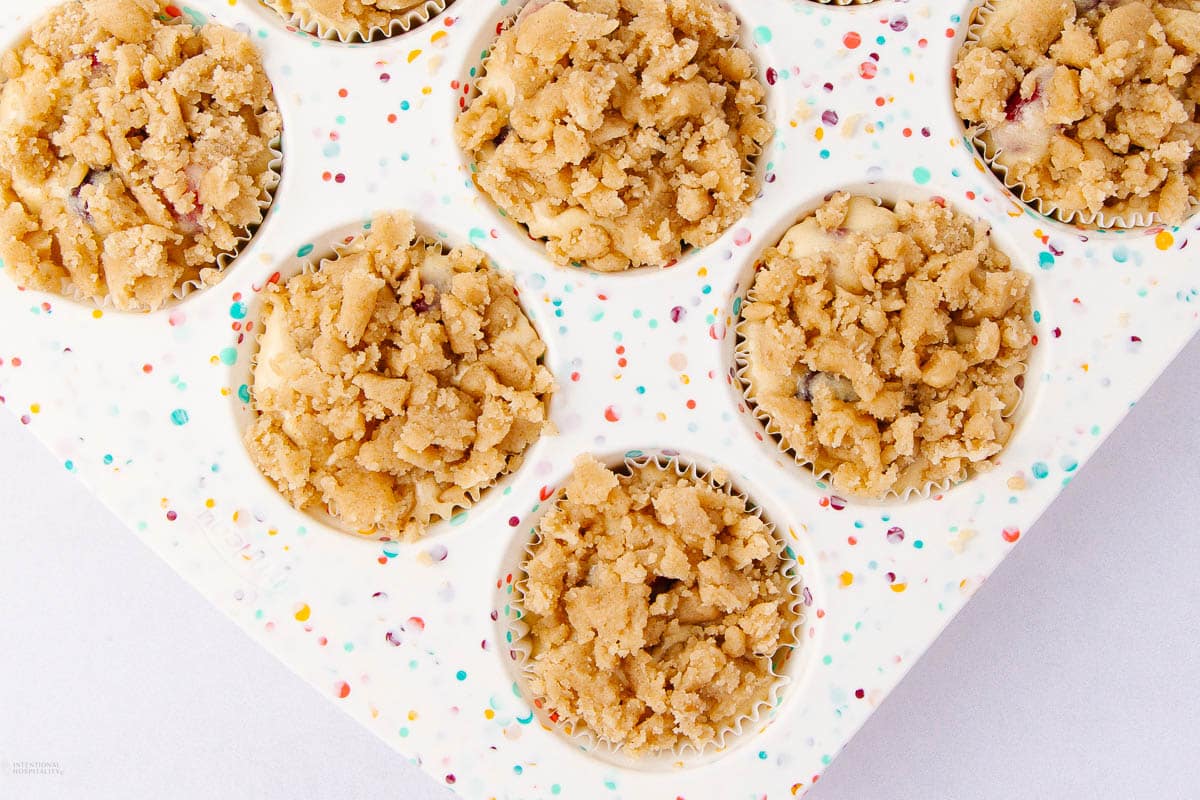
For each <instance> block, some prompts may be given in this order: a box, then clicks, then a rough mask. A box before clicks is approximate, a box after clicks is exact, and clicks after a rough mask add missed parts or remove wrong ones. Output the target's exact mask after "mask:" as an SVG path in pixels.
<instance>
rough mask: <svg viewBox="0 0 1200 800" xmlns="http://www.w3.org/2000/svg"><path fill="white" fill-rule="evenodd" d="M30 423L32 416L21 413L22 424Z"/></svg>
mask: <svg viewBox="0 0 1200 800" xmlns="http://www.w3.org/2000/svg"><path fill="white" fill-rule="evenodd" d="M29 423H30V417H29V415H28V414H22V415H21V424H22V425H28V424H29Z"/></svg>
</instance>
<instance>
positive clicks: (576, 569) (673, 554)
mask: <svg viewBox="0 0 1200 800" xmlns="http://www.w3.org/2000/svg"><path fill="white" fill-rule="evenodd" d="M539 531H540V534H541V539H540V541H539V542H538V543H537V544H535V545H534V546H533V547H532V548H531V553H530V555H529V557H528V558H527V560H526V562H525V563H524V564H523V565H522V569H523V571H524V572H525V575H526V577H525V584H524V590H523V594H522V598H521V601H520V603H521V606H522V610H523V611H524V612H525V617H524V620H525V622H526V624H528V626H529V632H528V634H527V638H528V641H529V643H530V648H531V650H530V659H529V661H528V663H527V674H528V678H529V682H530V688H531V689H532V692H533V695H534V696H535V697H537V698H538V699H540V700H541V701H542V703H543V704H544V707H545V708H546V709H548V710H551V711H554V712H556V713H557V714H558V715H559V717H560V718H562V719H564V720H565V721H567V722H570V723H571V724H574V725H578V724H580V723H581V724H583V725H585V726H586V727H587V729H588V730H590V731H591V732H592V733H593V734H594V735H595V736H596V737H598V738H599V739H601V740H603V741H606V742H609V743H612V744H616V745H621V746H622V747H623V748H624V749H625V750H626V751H627V752H629V753H631V754H633V755H642V754H646V753H653V752H663V751H670V750H674V749H677V748H679V747H681V746H684V745H691V746H694V747H703V746H704V745H707V744H710V743H712V742H714V741H716V740H717V739H718V737H719V736H720V735H722V734H723V733H724V732H726V731H728V730H730V729H731V728H733V727H735V726H736V724H737V723H738V722H739V720H741V719H743V718H745V717H747V716H750V715H752V714H753V713H754V711H755V709H756V708H757V707H758V706H759V705H760V704H762V703H766V702H769V700H770V687H771V685H772V684H773V683H774V681H775V678H774V676H773V675H772V672H771V659H772V658H773V657H774V656H775V655H776V653H777V652H778V651H779V650H780V648H782V647H788V646H791V645H792V644H794V642H793V639H792V637H793V627H794V623H795V621H796V615H795V611H794V608H793V603H794V601H795V599H796V598H795V597H794V595H793V593H792V591H791V588H790V587H791V582H792V579H791V578H789V577H788V576H787V575H786V574H785V573H784V569H785V562H784V561H783V559H782V558H781V556H780V550H781V547H780V544H779V542H778V541H777V540H776V539H775V537H774V535H773V534H772V532H771V529H770V528H769V527H768V526H767V525H766V523H764V522H763V521H762V520H761V519H760V518H759V517H757V516H755V515H754V514H751V513H750V512H749V511H747V509H746V502H745V501H744V500H743V499H741V498H739V497H736V496H734V495H731V494H729V493H728V492H726V491H721V490H719V489H716V488H714V487H713V486H712V485H710V484H709V483H708V482H705V481H703V480H700V479H698V478H695V477H692V476H690V475H686V474H685V475H683V476H680V475H678V474H677V473H676V472H675V471H674V470H673V469H672V468H671V467H669V466H668V467H662V468H660V467H659V466H658V465H657V464H655V463H653V462H652V463H649V464H647V465H644V466H639V467H635V468H634V469H632V471H631V473H629V474H616V473H613V472H612V471H611V470H609V469H607V468H606V467H604V465H602V464H600V463H599V462H597V461H596V460H595V459H593V458H592V457H591V456H586V455H585V456H581V457H580V458H579V459H577V460H576V462H575V470H574V472H573V473H572V474H571V477H570V478H569V479H568V480H567V482H566V484H565V486H564V487H563V492H562V495H561V496H560V498H559V499H558V501H557V502H556V503H555V504H554V506H553V507H552V508H551V509H550V510H549V511H548V512H547V513H546V516H545V517H544V518H543V519H542V522H541V525H540V526H539Z"/></svg>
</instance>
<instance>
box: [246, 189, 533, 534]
mask: <svg viewBox="0 0 1200 800" xmlns="http://www.w3.org/2000/svg"><path fill="white" fill-rule="evenodd" d="M485 258H486V257H485V256H484V254H483V253H482V252H480V251H479V250H476V249H475V248H473V247H460V248H455V249H453V250H451V251H450V252H448V253H446V252H443V250H442V248H441V246H440V245H437V244H428V243H426V242H424V241H422V240H421V239H420V238H418V237H417V234H416V231H415V229H414V226H413V221H412V218H411V217H410V216H408V215H407V214H404V213H396V214H389V215H381V216H379V217H377V218H376V219H375V220H374V221H373V223H372V225H371V228H370V230H369V231H368V232H367V233H366V234H365V235H363V236H360V237H359V238H358V239H356V240H355V241H354V242H353V243H351V244H350V245H349V246H348V247H347V248H346V249H344V250H343V251H341V252H340V253H339V255H338V257H337V258H334V259H332V260H329V261H324V262H322V263H321V266H320V268H319V269H316V270H313V271H311V272H304V273H301V274H299V275H297V276H295V277H293V278H291V279H290V280H288V281H287V282H286V283H285V284H283V285H274V286H271V287H270V288H269V289H268V290H267V294H266V296H265V297H264V298H263V327H264V332H263V334H262V335H261V336H262V338H261V339H260V348H259V353H258V356H257V359H256V364H255V369H254V379H253V384H252V387H251V395H252V403H253V407H254V411H255V412H256V414H257V416H256V417H255V420H254V422H253V424H252V425H251V426H250V427H249V429H248V430H247V431H246V433H245V437H244V438H245V442H246V446H247V447H248V448H249V451H250V456H251V458H252V459H253V460H254V462H255V463H256V464H257V465H258V467H259V469H261V470H262V472H263V473H264V474H265V475H266V476H267V477H268V478H270V479H271V480H272V481H273V482H274V483H275V484H276V485H277V486H278V487H279V490H280V491H281V492H282V493H283V494H284V496H285V497H287V499H288V500H290V501H291V502H292V504H293V505H295V506H296V507H297V508H302V509H304V508H318V509H324V510H326V511H328V512H329V513H330V514H332V515H333V516H334V517H335V518H337V519H338V520H339V521H340V522H341V523H342V524H344V525H345V526H346V527H348V528H351V529H353V530H357V531H359V532H362V533H371V534H374V535H376V536H379V537H387V538H392V539H415V538H417V537H420V536H421V535H423V534H424V533H425V530H426V528H427V526H428V525H429V524H430V523H431V522H433V521H436V520H439V519H447V518H449V517H450V516H451V514H453V513H454V511H455V510H456V509H461V508H466V507H468V506H470V505H471V504H472V503H473V502H474V501H475V500H477V499H478V498H479V496H480V494H481V492H482V491H483V490H484V489H486V488H487V487H488V486H490V485H492V484H493V483H494V482H495V480H496V479H497V478H498V477H499V476H500V475H502V474H504V473H506V472H508V471H510V470H513V469H515V468H516V466H517V464H518V463H519V461H520V458H521V456H522V454H523V453H524V452H525V450H526V449H527V448H528V447H529V446H530V444H532V443H533V442H534V441H535V440H536V439H537V438H538V437H539V436H540V435H541V434H542V432H543V431H544V430H546V428H547V426H548V421H547V414H546V412H547V409H546V406H547V402H548V400H549V397H550V394H551V392H552V391H553V388H554V387H553V384H554V382H553V379H552V378H551V376H550V373H549V371H548V370H547V369H546V367H545V366H544V365H543V364H542V357H543V355H544V354H545V352H546V348H545V345H544V344H543V343H542V340H541V338H540V337H539V336H538V334H537V331H535V330H534V328H533V326H532V325H531V324H530V322H529V320H528V319H527V318H526V317H525V314H524V312H523V311H522V310H521V307H520V305H519V304H518V303H517V299H516V291H515V289H514V286H513V282H512V279H511V278H509V277H507V276H505V275H502V274H501V273H499V272H497V271H496V270H494V269H491V268H490V267H489V266H488V265H487V263H486V260H485Z"/></svg>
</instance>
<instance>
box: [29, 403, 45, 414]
mask: <svg viewBox="0 0 1200 800" xmlns="http://www.w3.org/2000/svg"><path fill="white" fill-rule="evenodd" d="M29 410H30V411H32V412H33V413H34V414H40V413H41V411H42V407H41V406H40V405H38V404H37V403H34V404H33V405H31V406H30V407H29Z"/></svg>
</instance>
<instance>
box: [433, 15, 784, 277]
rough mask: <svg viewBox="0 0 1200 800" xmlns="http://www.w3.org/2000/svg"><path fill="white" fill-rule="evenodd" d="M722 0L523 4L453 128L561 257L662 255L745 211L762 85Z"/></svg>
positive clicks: (586, 261)
mask: <svg viewBox="0 0 1200 800" xmlns="http://www.w3.org/2000/svg"><path fill="white" fill-rule="evenodd" d="M737 36H738V21H737V18H736V17H735V16H734V15H733V13H732V12H730V11H728V10H726V9H724V8H722V7H721V5H720V4H719V3H717V2H716V0H667V1H666V2H663V0H620V2H618V0H564V2H550V3H547V2H545V0H532V2H530V3H529V4H528V5H527V6H526V7H525V8H524V9H523V10H522V13H521V15H520V16H519V17H518V19H517V22H516V24H515V25H513V27H511V28H509V29H508V30H506V31H504V32H503V33H502V34H501V35H500V38H499V39H497V40H496V42H495V44H494V45H493V47H492V50H491V55H490V56H488V59H487V62H486V63H485V65H484V74H483V76H482V77H481V78H480V79H479V81H478V87H477V88H478V89H479V96H478V97H476V98H475V99H474V100H473V101H472V102H471V104H470V106H469V107H468V108H467V110H466V111H465V112H464V113H463V114H461V115H460V116H459V118H458V121H457V122H456V124H455V132H456V135H457V138H458V143H459V145H460V146H461V147H462V148H463V149H464V150H466V151H467V152H468V153H469V154H470V155H471V157H472V158H473V159H474V161H475V169H476V170H477V172H476V173H475V176H474V177H475V181H476V183H477V184H478V186H479V187H480V189H482V190H483V191H484V192H485V193H486V194H487V195H489V196H490V197H491V198H492V200H494V201H495V202H496V204H497V205H498V206H499V207H500V208H501V209H503V210H504V212H505V213H506V214H507V215H508V216H509V217H511V218H512V219H514V220H516V221H517V222H518V223H521V224H523V225H525V226H527V227H528V229H529V232H530V234H531V235H532V236H533V237H534V238H535V239H542V240H544V241H545V242H546V247H547V250H548V251H549V253H550V255H551V257H552V258H554V259H555V260H556V261H557V262H559V263H560V264H568V263H571V262H578V263H580V264H582V265H584V266H586V267H589V268H591V269H596V270H600V271H604V272H615V271H620V270H625V269H630V268H632V267H642V266H648V265H653V266H663V265H665V264H667V263H669V262H670V261H671V260H672V259H675V258H678V257H679V256H680V255H681V253H682V252H683V247H685V246H693V247H702V246H704V245H706V244H709V243H711V242H712V241H713V240H715V239H716V238H717V237H718V236H720V235H721V233H722V232H723V231H724V230H725V229H726V228H728V227H729V226H730V225H731V224H732V223H733V222H734V221H735V220H736V219H737V218H738V217H739V216H741V215H742V214H743V213H744V212H745V211H746V209H747V207H748V206H749V203H750V200H751V199H752V198H753V197H754V194H755V192H756V191H757V187H756V186H755V185H754V180H753V176H752V170H751V165H750V159H752V158H753V157H754V156H756V155H757V154H758V153H759V151H760V150H761V149H762V146H763V145H764V144H765V143H766V142H767V141H768V140H769V139H770V138H771V133H772V131H771V126H770V125H769V124H768V123H767V122H766V120H765V119H764V118H763V112H762V103H763V98H764V89H763V85H762V84H761V83H760V82H759V81H758V79H757V78H756V77H755V75H754V64H753V62H752V61H751V59H750V55H749V54H748V53H747V52H746V50H745V49H743V48H742V47H740V46H739V45H738V43H737Z"/></svg>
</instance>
